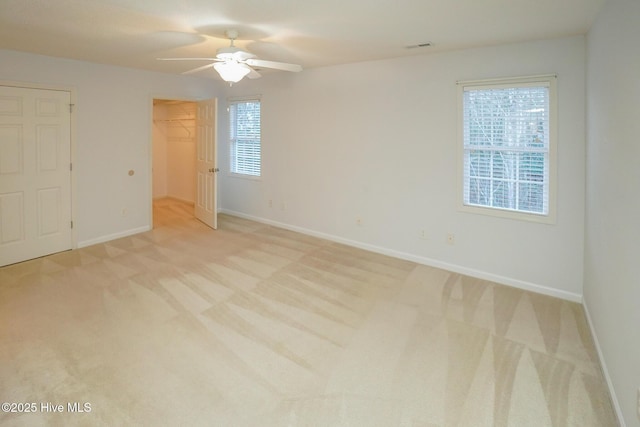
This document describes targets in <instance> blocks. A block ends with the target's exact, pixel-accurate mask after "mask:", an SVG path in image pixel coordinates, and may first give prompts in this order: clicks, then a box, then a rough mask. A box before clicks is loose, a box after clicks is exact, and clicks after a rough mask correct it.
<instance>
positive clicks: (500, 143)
mask: <svg viewBox="0 0 640 427" xmlns="http://www.w3.org/2000/svg"><path fill="white" fill-rule="evenodd" d="M459 92H460V98H461V102H462V108H461V123H462V126H461V127H462V129H461V130H462V138H461V139H462V147H463V150H462V151H463V153H462V156H461V157H462V158H461V164H462V174H461V175H462V177H463V185H462V192H463V197H462V203H463V206H462V209H463V210H465V211H471V212H477V213H485V214H492V215H498V216H506V217H511V218H518V219H527V220H533V221H540V222H553V221H555V218H554V215H553V212H554V209H553V208H554V206H553V205H554V198H553V194H554V185H555V173H554V170H555V166H554V165H555V76H545V77H532V78H522V79H506V80H492V81H480V82H464V83H460V84H459Z"/></svg>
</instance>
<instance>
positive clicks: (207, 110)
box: [195, 99, 218, 229]
mask: <svg viewBox="0 0 640 427" xmlns="http://www.w3.org/2000/svg"><path fill="white" fill-rule="evenodd" d="M216 110H217V99H208V100H206V101H200V102H198V105H197V112H196V145H197V150H196V152H197V155H196V207H195V215H196V218H198V219H199V220H200V221H202V222H203V223H205V224H207V225H208V226H209V227H211V228H214V229H215V228H218V209H217V202H216V200H217V199H216V174H217V172H218V169H217V167H216Z"/></svg>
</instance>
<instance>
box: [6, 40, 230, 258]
mask: <svg viewBox="0 0 640 427" xmlns="http://www.w3.org/2000/svg"><path fill="white" fill-rule="evenodd" d="M0 80H4V81H21V82H28V83H29V82H30V83H40V84H50V85H60V86H68V87H73V88H75V89H76V93H77V106H76V110H75V111H76V112H75V115H76V116H75V120H76V124H77V126H76V133H75V137H76V138H75V139H76V156H77V158H76V165H75V176H76V184H77V193H76V196H77V197H76V217H75V224H76V227H77V228H76V231H77V236H78V243H79V244H80V245H81V246H82V245H85V244H90V243H94V242H98V241H102V240H105V239H109V238H113V237H117V236H119V235H124V234H127V233H130V232H135V231H140V230H144V229H146V228H149V227H150V218H151V213H150V206H151V204H150V200H151V173H150V166H151V160H150V146H151V129H152V125H151V122H152V112H151V110H152V99H153V98H154V97H155V98H168V99H204V98H212V97H216V96H217V94H218V88H220V87H222V85H221V83H220V82H217V81H214V80H210V79H202V78H198V77H190V76H177V75H170V74H162V73H152V72H147V71H140V70H133V69H126V68H121V67H114V66H106V65H100V64H94V63H88V62H82V61H72V60H65V59H57V58H51V57H46V56H40V55H32V54H27V53H21V52H15V51H7V50H0ZM129 170H134V171H135V174H134V175H133V176H129V175H128V171H129ZM123 208H126V209H127V215H126V216H122V209H123Z"/></svg>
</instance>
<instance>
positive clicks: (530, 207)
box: [518, 182, 544, 213]
mask: <svg viewBox="0 0 640 427" xmlns="http://www.w3.org/2000/svg"><path fill="white" fill-rule="evenodd" d="M518 205H519V208H520V210H522V211H528V212H537V213H542V212H543V207H544V187H543V185H542V184H535V183H526V182H521V183H520V184H519V196H518Z"/></svg>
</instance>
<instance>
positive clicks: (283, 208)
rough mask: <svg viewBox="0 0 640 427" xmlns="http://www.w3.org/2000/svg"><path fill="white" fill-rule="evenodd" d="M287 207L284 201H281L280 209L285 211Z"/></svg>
mask: <svg viewBox="0 0 640 427" xmlns="http://www.w3.org/2000/svg"><path fill="white" fill-rule="evenodd" d="M285 209H286V206H285V204H284V202H282V203H280V210H281V211H283V210H285Z"/></svg>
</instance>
